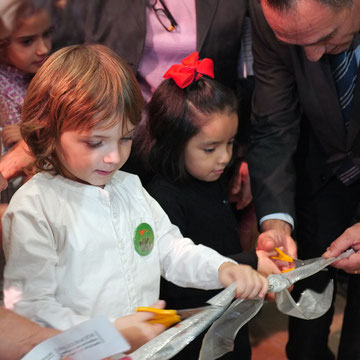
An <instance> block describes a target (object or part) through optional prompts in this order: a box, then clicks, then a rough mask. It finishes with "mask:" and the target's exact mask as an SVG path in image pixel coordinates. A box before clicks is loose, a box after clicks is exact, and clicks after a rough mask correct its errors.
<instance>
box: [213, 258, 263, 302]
mask: <svg viewBox="0 0 360 360" xmlns="http://www.w3.org/2000/svg"><path fill="white" fill-rule="evenodd" d="M219 280H220V282H221V283H222V284H223V285H224V286H225V287H226V286H229V285H230V284H232V283H234V282H236V284H237V288H236V293H235V296H236V297H240V298H242V299H253V298H257V297H259V298H263V297H264V296H265V295H266V292H267V290H268V287H269V283H268V281H267V280H266V279H265V278H264V277H263V276H262V275H261V274H260V273H258V272H257V271H255V270H254V269H253V268H251V267H250V266H248V265H237V264H234V263H232V262H225V263H223V264H221V266H220V267H219Z"/></svg>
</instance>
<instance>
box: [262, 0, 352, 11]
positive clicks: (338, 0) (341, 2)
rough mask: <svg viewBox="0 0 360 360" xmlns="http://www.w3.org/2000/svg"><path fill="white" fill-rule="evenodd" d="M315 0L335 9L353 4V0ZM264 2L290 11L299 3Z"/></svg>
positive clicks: (295, 0)
mask: <svg viewBox="0 0 360 360" xmlns="http://www.w3.org/2000/svg"><path fill="white" fill-rule="evenodd" d="M300 1H301V0H300ZM303 1H305V0H303ZM315 1H317V2H318V3H320V4H323V5H325V6H329V7H332V8H335V9H341V8H343V7H351V6H352V4H353V0H315ZM266 3H267V4H268V6H269V7H271V8H273V9H275V10H278V11H290V10H293V9H295V8H296V6H297V4H298V3H299V0H266Z"/></svg>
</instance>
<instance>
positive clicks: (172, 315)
mask: <svg viewBox="0 0 360 360" xmlns="http://www.w3.org/2000/svg"><path fill="white" fill-rule="evenodd" d="M207 307H208V306H204V307H198V308H194V309H184V310H168V309H157V308H153V307H145V306H142V307H138V308H137V309H136V311H137V312H139V311H147V312H151V313H153V314H154V317H153V318H152V319H150V320H148V321H147V322H148V323H149V324H163V325H165V326H166V327H167V328H168V327H170V326H171V325H174V324H176V323H178V322H180V321H181V320H184V319H187V318H188V317H190V316H192V315H195V314H197V313H198V312H200V311H202V310H204V309H205V308H207Z"/></svg>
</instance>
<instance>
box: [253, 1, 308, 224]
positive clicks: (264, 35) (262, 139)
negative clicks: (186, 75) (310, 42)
mask: <svg viewBox="0 0 360 360" xmlns="http://www.w3.org/2000/svg"><path fill="white" fill-rule="evenodd" d="M250 10H251V20H252V25H253V54H254V70H255V90H254V94H253V114H252V119H251V134H250V147H249V150H248V154H247V160H248V164H249V172H250V175H251V177H250V179H251V188H252V193H253V197H254V202H255V208H256V213H257V218H258V219H261V218H263V217H264V216H266V215H269V214H273V213H286V214H289V215H290V216H292V217H293V218H294V216H295V210H294V208H295V176H296V174H295V168H294V164H293V157H294V154H295V151H296V148H297V144H298V139H299V134H300V116H301V112H300V106H299V102H298V94H297V91H296V86H295V77H294V69H292V65H291V64H292V62H291V54H290V51H289V47H288V46H285V45H282V44H280V42H278V41H277V40H276V39H275V37H274V34H273V32H272V30H271V29H270V28H269V26H268V24H267V22H266V19H265V18H264V16H263V14H262V11H261V6H260V4H259V1H258V0H251V1H250Z"/></svg>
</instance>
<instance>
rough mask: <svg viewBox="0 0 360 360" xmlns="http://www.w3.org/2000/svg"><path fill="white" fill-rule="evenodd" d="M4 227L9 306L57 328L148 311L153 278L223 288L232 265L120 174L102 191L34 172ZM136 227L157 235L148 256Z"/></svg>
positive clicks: (154, 292)
mask: <svg viewBox="0 0 360 360" xmlns="http://www.w3.org/2000/svg"><path fill="white" fill-rule="evenodd" d="M204 211H206V209H204ZM2 223H3V247H4V252H5V256H6V259H7V264H6V268H5V273H4V277H5V283H4V284H5V285H4V289H5V290H4V295H5V304H6V306H7V307H11V306H13V308H14V310H15V311H16V312H17V313H19V314H21V315H23V316H25V317H27V318H30V319H31V320H33V321H36V322H37V323H39V324H42V325H45V326H49V327H54V328H57V329H60V330H65V329H68V328H70V327H71V326H74V325H76V324H78V323H81V322H83V321H85V320H87V319H89V318H92V317H94V316H97V315H105V316H107V317H108V318H109V319H110V320H114V319H116V318H118V317H119V316H123V315H126V314H129V313H132V312H134V310H135V308H136V307H138V306H149V305H151V304H153V303H154V302H155V301H156V300H157V299H158V297H159V283H160V275H163V276H164V277H165V278H166V279H167V280H169V281H172V282H174V283H175V284H177V285H179V286H184V287H196V288H203V289H217V288H221V285H220V283H219V280H218V268H219V266H220V265H221V264H222V263H223V262H225V261H232V260H230V259H228V258H226V257H223V256H221V255H220V254H218V253H217V252H215V251H214V250H212V249H210V248H208V247H205V246H203V245H197V246H196V245H194V244H193V242H192V241H191V240H190V239H188V238H183V237H182V235H181V233H180V231H179V229H178V228H177V227H176V226H175V225H172V224H171V222H170V220H169V218H168V216H167V215H166V214H165V212H164V211H163V210H162V208H161V207H160V205H159V204H158V203H157V202H156V201H155V200H154V199H153V198H152V197H151V196H150V195H149V194H148V193H147V192H146V190H145V189H144V188H143V187H142V185H141V183H140V180H139V178H138V177H137V176H135V175H131V174H127V173H125V172H122V171H118V172H116V174H115V175H114V177H113V179H112V180H111V181H110V183H109V184H107V185H106V186H105V188H104V189H101V188H100V187H96V186H92V185H86V184H81V183H78V182H74V181H72V180H69V179H66V178H64V177H62V176H60V175H57V176H52V175H50V174H47V173H39V174H37V175H35V176H34V177H33V178H32V179H31V180H29V181H28V182H27V183H26V184H24V185H23V186H22V187H21V188H20V189H19V190H18V191H17V192H16V193H15V195H14V197H13V198H12V200H11V202H10V205H9V208H8V210H7V211H6V213H5V215H4V216H3V218H2ZM141 223H147V224H149V225H150V226H151V227H152V229H153V231H154V235H155V241H154V247H153V249H152V251H151V253H150V254H149V255H146V256H141V255H140V254H139V253H138V252H137V251H136V250H135V246H134V236H135V230H136V228H137V226H138V225H140V224H141ZM14 294H15V295H16V296H14Z"/></svg>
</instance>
